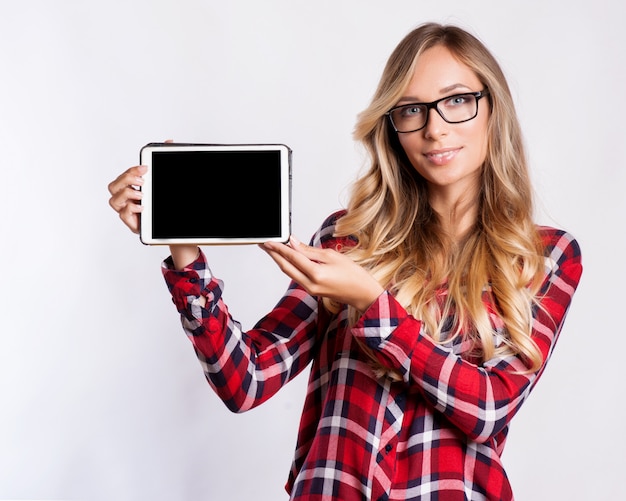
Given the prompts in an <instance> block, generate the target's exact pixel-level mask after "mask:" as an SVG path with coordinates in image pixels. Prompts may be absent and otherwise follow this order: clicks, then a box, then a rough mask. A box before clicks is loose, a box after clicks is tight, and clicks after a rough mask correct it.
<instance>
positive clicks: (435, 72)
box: [403, 45, 482, 101]
mask: <svg viewBox="0 0 626 501" xmlns="http://www.w3.org/2000/svg"><path fill="white" fill-rule="evenodd" d="M481 88H482V85H481V82H480V79H479V78H478V76H477V75H476V73H474V70H472V69H471V68H470V67H469V66H467V65H466V64H465V63H462V62H461V61H459V60H458V59H457V58H456V57H455V56H454V55H453V54H452V52H450V50H449V49H448V48H447V47H445V46H443V45H437V46H435V47H431V48H430V49H427V50H425V51H424V52H423V53H422V54H421V55H420V56H419V57H418V58H417V61H416V64H415V71H414V73H413V76H412V77H411V80H410V82H409V85H408V86H407V88H406V90H405V92H404V94H403V95H404V96H405V97H411V98H415V99H418V100H420V101H430V100H434V99H437V98H439V97H441V96H444V95H449V94H451V93H452V94H453V93H455V92H466V91H478V90H481Z"/></svg>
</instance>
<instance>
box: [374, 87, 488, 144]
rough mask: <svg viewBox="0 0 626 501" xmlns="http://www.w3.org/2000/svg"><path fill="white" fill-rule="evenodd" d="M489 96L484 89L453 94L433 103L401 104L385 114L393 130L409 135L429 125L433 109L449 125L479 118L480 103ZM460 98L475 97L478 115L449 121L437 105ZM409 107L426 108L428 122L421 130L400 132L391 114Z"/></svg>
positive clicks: (425, 122) (426, 121)
mask: <svg viewBox="0 0 626 501" xmlns="http://www.w3.org/2000/svg"><path fill="white" fill-rule="evenodd" d="M488 94H489V89H483V90H480V91H478V92H461V93H460V94H452V95H451V96H446V97H442V98H441V99H437V100H436V101H432V102H430V103H407V104H401V105H400V106H394V107H393V108H391V109H390V110H389V111H388V112H387V113H385V115H387V117H388V118H389V122H390V123H391V126H392V127H393V130H394V131H396V132H397V133H398V134H409V133H410V132H417V131H418V130H422V129H423V128H424V127H426V126H427V125H428V119H429V118H430V110H432V109H435V111H437V114H438V115H439V116H440V117H441V118H443V120H444V121H445V122H447V123H449V124H461V123H463V122H469V121H470V120H474V119H475V118H476V117H477V116H478V101H480V100H481V99H482V98H483V97H485V96H486V95H488ZM459 96H473V97H474V99H476V113H474V116H472V117H470V118H466V119H465V120H458V121H452V120H448V119H447V118H446V117H444V116H443V113H441V110H440V109H439V108H438V106H437V105H438V104H439V103H440V102H441V101H445V100H447V99H453V98H455V97H459ZM407 106H426V120H425V121H424V125H422V126H421V127H420V128H419V129H413V130H398V128H397V127H396V124H395V123H393V118H391V113H393V112H394V111H395V110H398V109H400V108H405V107H407Z"/></svg>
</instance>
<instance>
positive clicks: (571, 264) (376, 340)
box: [353, 232, 582, 442]
mask: <svg viewBox="0 0 626 501" xmlns="http://www.w3.org/2000/svg"><path fill="white" fill-rule="evenodd" d="M548 250H549V251H550V252H549V257H548V258H547V260H546V262H547V263H548V266H547V274H546V278H545V281H544V284H543V287H542V290H541V293H540V297H541V300H540V302H539V305H538V307H536V308H535V309H534V316H533V329H532V338H533V340H534V341H535V343H536V344H537V346H538V348H539V350H540V352H541V357H542V364H541V367H540V368H539V369H538V370H537V371H536V372H533V373H528V372H527V366H526V365H525V364H524V363H523V361H522V360H521V359H520V358H519V357H517V356H513V355H509V356H501V357H496V358H494V359H492V360H488V361H487V362H485V363H484V364H482V365H480V366H478V365H475V364H473V363H471V362H469V361H467V360H464V359H463V358H462V357H461V356H460V355H458V354H455V353H454V352H452V351H451V350H449V349H446V347H444V346H441V345H439V344H437V343H436V342H434V341H433V340H432V339H431V338H430V337H428V336H427V335H425V334H424V333H423V332H422V327H423V326H422V323H421V322H420V321H419V320H417V319H415V318H413V317H411V316H410V315H408V313H407V312H406V310H404V309H403V308H402V306H401V305H400V304H399V303H398V302H397V301H396V300H395V299H394V297H393V296H392V295H391V294H389V293H388V292H385V293H383V294H382V295H381V296H380V297H379V298H378V300H377V301H376V302H375V303H374V304H373V305H372V306H371V307H370V309H369V310H368V311H367V312H365V314H364V315H363V317H362V318H361V319H360V320H359V322H358V323H357V324H356V325H355V327H354V329H353V333H354V335H355V336H357V337H358V338H360V339H361V340H362V341H363V342H365V344H366V345H367V346H368V347H370V348H371V349H372V350H373V351H374V353H375V356H376V357H377V358H378V359H379V361H380V362H381V363H382V364H383V365H385V366H387V367H389V368H391V369H393V370H396V371H398V372H399V373H400V374H402V375H403V377H404V381H405V382H406V383H408V384H415V385H418V387H419V388H420V391H421V392H422V394H423V395H424V397H425V398H426V400H427V401H429V402H430V404H431V405H432V406H433V407H434V408H435V409H437V410H438V411H439V412H441V413H442V414H444V415H445V416H446V417H447V419H448V420H449V421H450V422H452V423H453V424H455V426H457V427H458V428H459V429H460V430H462V431H463V432H464V433H465V434H467V435H468V436H469V437H470V438H471V439H472V440H474V441H478V442H484V441H487V440H490V439H491V438H493V437H494V436H496V435H497V434H498V433H499V432H500V431H501V430H502V429H503V428H504V427H505V426H506V425H508V423H509V422H510V420H511V418H512V417H513V416H514V414H515V413H516V412H517V411H518V410H519V408H520V406H521V405H522V403H523V402H524V400H525V399H526V397H527V396H528V395H529V393H530V391H531V389H532V388H533V386H534V384H535V383H536V382H537V380H538V378H539V377H540V375H541V373H542V372H543V370H544V369H545V365H546V363H547V361H548V359H549V358H550V355H551V353H552V350H553V349H554V345H555V343H556V341H557V338H558V335H559V333H560V331H561V328H562V325H563V321H564V320H565V316H566V313H567V310H568V308H569V305H570V302H571V300H572V296H573V294H574V292H575V290H576V287H577V285H578V282H579V280H580V276H581V273H582V265H581V258H580V249H579V247H578V244H577V242H576V241H575V240H574V239H573V238H572V237H571V235H569V234H567V233H564V232H559V234H558V235H556V236H555V237H554V242H553V245H552V246H551V249H548Z"/></svg>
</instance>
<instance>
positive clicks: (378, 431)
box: [163, 213, 582, 501]
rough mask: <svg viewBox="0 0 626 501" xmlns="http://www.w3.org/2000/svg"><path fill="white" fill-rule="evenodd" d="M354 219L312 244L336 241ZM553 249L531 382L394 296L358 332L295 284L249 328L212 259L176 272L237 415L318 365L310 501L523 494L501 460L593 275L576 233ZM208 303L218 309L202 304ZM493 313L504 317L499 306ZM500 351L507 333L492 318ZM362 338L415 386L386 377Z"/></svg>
mask: <svg viewBox="0 0 626 501" xmlns="http://www.w3.org/2000/svg"><path fill="white" fill-rule="evenodd" d="M340 216H341V213H337V214H334V215H333V216H331V217H330V218H328V219H327V220H326V221H325V222H324V224H323V225H322V227H321V228H320V229H319V230H318V232H317V233H316V234H315V235H314V237H313V239H312V244H313V245H316V246H320V247H325V248H328V247H333V248H335V247H336V246H337V245H350V244H351V242H350V241H347V240H346V239H336V238H334V237H333V230H334V225H335V222H336V219H337V217H340ZM541 234H542V236H543V241H544V244H545V246H546V271H545V282H544V285H543V288H542V290H541V297H542V299H541V307H540V308H535V310H534V311H535V314H534V323H533V339H534V340H535V342H536V343H537V345H538V347H539V349H540V350H541V354H542V356H543V364H542V367H541V369H540V370H539V371H537V372H536V373H533V374H525V373H523V371H524V370H525V369H526V367H525V366H524V364H523V362H522V361H521V360H520V359H519V358H517V357H514V356H504V357H497V358H494V359H492V360H489V361H487V362H486V363H483V364H481V365H476V364H475V363H472V361H471V360H469V359H467V357H464V348H465V345H464V343H463V342H462V341H463V340H462V339H459V338H457V340H456V341H454V342H452V343H449V344H444V345H438V344H436V343H434V342H433V341H432V340H431V339H430V338H429V337H428V336H426V335H425V334H424V333H423V331H422V323H421V322H420V321H419V320H417V319H415V318H413V317H411V316H410V315H409V314H407V312H406V311H405V310H404V308H402V306H400V304H398V302H397V301H396V300H395V299H394V297H393V296H392V295H391V294H389V293H388V292H385V293H383V294H381V296H380V297H379V298H378V300H377V301H376V302H375V303H374V304H373V305H372V306H371V307H370V308H369V309H368V310H367V311H366V312H365V313H364V314H363V316H362V317H361V319H360V320H359V321H358V323H357V324H356V325H355V326H352V327H350V326H349V325H348V321H347V318H346V311H345V309H344V310H342V311H341V312H340V313H339V314H337V315H330V314H329V313H328V312H327V311H326V310H325V309H324V308H323V307H322V306H321V304H320V301H319V299H318V298H317V297H313V296H311V295H309V294H308V293H307V292H305V291H304V290H303V289H302V288H301V287H300V286H298V285H297V284H295V283H292V284H291V285H290V286H289V288H288V290H287V291H286V293H285V295H284V296H283V297H282V299H281V300H280V301H279V302H278V304H277V305H276V307H275V308H274V309H273V310H272V311H271V312H270V313H269V314H268V315H266V316H265V317H264V318H262V319H261V320H260V321H259V322H258V323H257V324H256V325H255V326H254V328H253V329H251V330H249V331H247V332H244V331H243V330H242V328H241V326H240V324H239V323H237V322H236V321H234V320H233V318H232V317H231V316H230V314H229V312H228V309H227V307H226V305H225V304H224V303H223V301H222V299H221V296H222V283H221V282H220V281H219V280H217V279H215V278H214V277H213V276H212V274H211V272H210V270H209V268H208V266H207V264H206V261H205V258H204V255H203V254H201V255H200V257H199V258H198V260H197V261H195V262H194V263H192V264H191V265H190V266H189V267H188V268H187V269H185V270H182V271H174V270H172V263H171V261H170V260H166V261H165V262H164V264H163V273H164V276H165V280H166V282H167V284H168V287H169V289H170V292H171V294H172V297H173V300H174V303H175V304H176V307H177V309H178V311H179V312H180V313H181V318H182V324H183V328H184V329H185V331H186V333H187V334H188V336H189V339H190V340H191V342H192V343H193V346H194V348H195V350H196V353H197V356H198V358H199V360H200V362H201V364H202V367H203V370H204V372H205V374H206V377H207V379H208V381H209V383H210V385H211V386H212V388H213V389H214V390H215V392H216V393H217V394H218V395H219V396H220V398H221V399H222V400H223V401H224V403H225V404H226V405H227V406H228V408H229V409H231V410H233V411H236V412H242V411H245V410H248V409H250V408H252V407H254V406H256V405H259V404H261V403H262V402H264V401H265V400H267V399H268V398H270V397H271V396H272V395H274V394H275V393H276V392H277V391H278V390H279V389H280V388H281V387H282V386H283V385H285V384H286V383H287V382H288V381H289V380H291V379H292V378H293V377H294V376H296V375H297V374H298V373H300V372H301V371H303V370H304V369H305V368H306V367H307V366H309V365H310V364H312V367H311V374H310V378H309V384H308V392H307V396H306V401H305V404H304V409H303V412H302V418H301V423H300V429H299V434H298V442H297V446H296V451H295V456H294V460H293V465H292V468H291V472H290V475H289V480H288V482H287V486H286V488H287V491H288V492H289V493H290V494H291V499H299V500H314V499H319V500H328V501H330V500H341V501H353V500H354V501H356V500H359V501H361V500H364V499H368V500H369V499H376V500H383V499H384V500H402V501H406V500H418V499H420V500H426V499H433V500H434V499H439V500H449V501H452V500H468V499H470V500H500V501H502V500H511V499H513V494H512V492H511V487H510V484H509V481H508V479H507V476H506V473H505V471H504V469H503V467H502V463H501V461H500V456H501V453H502V450H503V447H504V443H505V439H506V435H507V432H508V426H509V422H510V420H511V419H512V417H513V416H514V415H515V413H516V412H517V411H518V409H519V408H520V406H521V405H522V403H523V402H524V400H525V399H526V397H528V395H529V393H530V391H531V390H532V388H533V386H534V385H535V383H536V382H537V380H538V379H539V376H540V375H541V373H542V371H543V369H544V367H545V364H546V362H547V361H548V359H549V357H550V355H551V353H552V350H553V349H554V345H555V342H556V340H557V337H558V334H559V332H560V330H561V326H562V324H563V320H564V318H565V315H566V312H567V309H568V307H569V305H570V301H571V299H572V295H573V294H574V291H575V289H576V286H577V285H578V281H579V278H580V275H581V272H582V268H581V260H580V250H579V247H578V245H577V243H576V241H575V240H574V239H573V238H572V237H571V236H570V235H568V234H567V233H565V232H562V231H559V230H555V229H552V228H541ZM200 295H202V296H205V297H206V298H207V304H206V307H205V308H203V307H201V306H200V304H199V302H198V298H199V296H200ZM490 311H492V310H490ZM491 317H492V323H493V327H494V343H499V342H500V340H501V339H502V336H503V335H505V333H504V332H503V325H502V321H501V319H500V318H498V317H497V316H496V314H495V313H492V314H491ZM355 339H359V340H360V341H362V342H363V343H365V344H366V345H367V346H369V347H370V348H371V349H372V350H373V351H374V353H375V354H376V356H377V357H378V359H379V361H380V362H381V363H382V364H383V365H385V366H386V367H390V368H392V369H395V370H396V371H398V372H400V373H401V374H402V375H403V378H404V380H403V381H399V382H393V381H391V380H389V379H386V378H382V379H377V378H376V377H374V375H373V373H372V370H371V365H370V364H369V363H368V360H369V359H368V357H367V356H366V355H364V354H363V352H362V350H361V349H359V346H358V344H357V343H355Z"/></svg>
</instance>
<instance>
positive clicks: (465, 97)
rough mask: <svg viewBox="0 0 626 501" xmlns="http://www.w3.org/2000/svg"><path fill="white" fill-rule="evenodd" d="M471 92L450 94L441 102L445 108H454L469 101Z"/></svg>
mask: <svg viewBox="0 0 626 501" xmlns="http://www.w3.org/2000/svg"><path fill="white" fill-rule="evenodd" d="M471 99H472V95H471V94H458V95H456V96H450V97H449V98H448V99H446V100H445V101H444V102H443V105H444V106H445V107H446V108H456V107H458V106H465V105H467V104H468V103H470V102H471Z"/></svg>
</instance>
